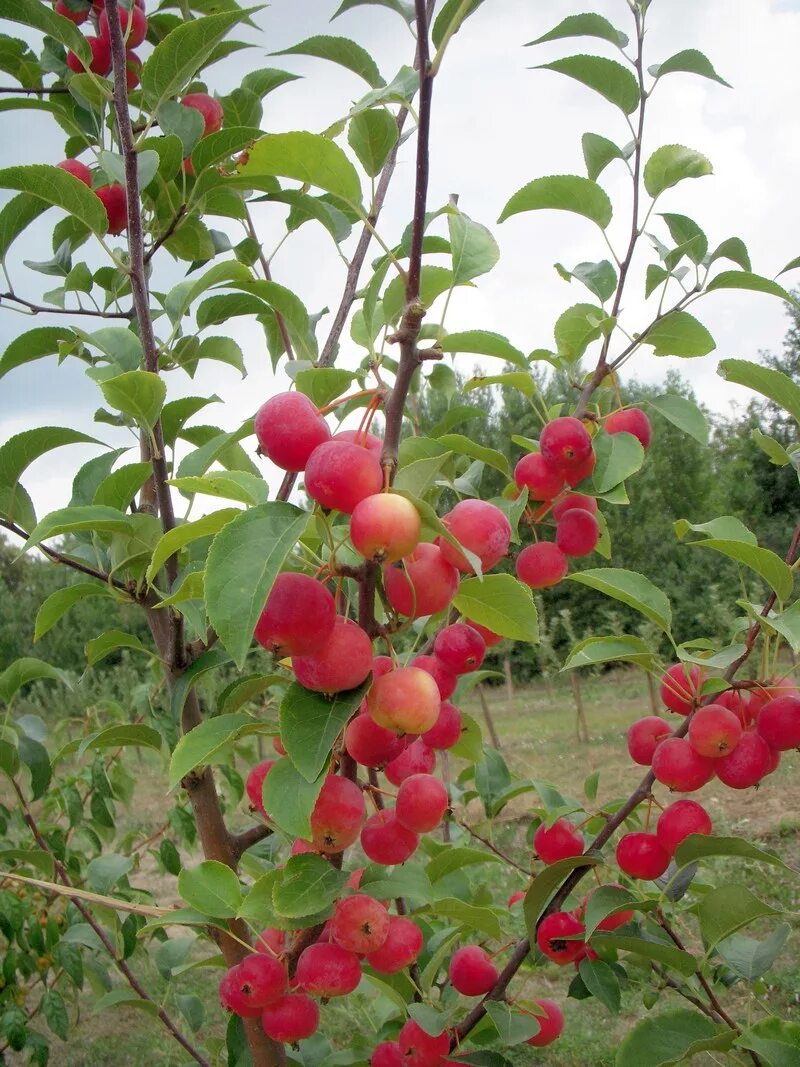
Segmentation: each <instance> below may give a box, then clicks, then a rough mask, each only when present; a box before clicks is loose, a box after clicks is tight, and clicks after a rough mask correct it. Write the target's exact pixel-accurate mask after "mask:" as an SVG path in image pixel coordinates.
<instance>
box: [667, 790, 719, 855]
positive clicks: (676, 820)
mask: <svg viewBox="0 0 800 1067" xmlns="http://www.w3.org/2000/svg"><path fill="white" fill-rule="evenodd" d="M712 829H713V826H712V823H711V816H710V815H709V814H708V812H707V811H706V809H705V808H704V807H703V805H702V804H698V803H697V801H695V800H676V801H675V802H674V804H669V805H668V806H667V807H666V808H664V810H663V811H662V812H661V814H660V815H659V817H658V822H657V823H656V837H657V838H658V840H659V844H660V845H661V846H662V848H663V849H664V850H665V851H666V852H667V853H668V854H669V855H670V856H671V855H672V854H673V853H674V852H675V849H676V848H677V847H678V845H679V844H680V843H681V841H683V839H684V838H685V837H688V836H689V834H710V833H711V831H712Z"/></svg>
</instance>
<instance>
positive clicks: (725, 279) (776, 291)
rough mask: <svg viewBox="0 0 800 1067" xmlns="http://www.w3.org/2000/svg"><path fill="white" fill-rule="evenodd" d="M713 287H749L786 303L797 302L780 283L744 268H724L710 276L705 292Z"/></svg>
mask: <svg viewBox="0 0 800 1067" xmlns="http://www.w3.org/2000/svg"><path fill="white" fill-rule="evenodd" d="M714 289H750V290H752V291H753V292H755V293H767V294H769V295H770V296H777V297H778V299H779V300H785V301H786V302H787V303H788V304H797V301H796V300H795V299H794V297H793V296H792V294H791V293H789V292H787V291H786V289H784V288H783V286H782V285H778V283H777V282H774V281H772V279H771V278H762V276H761V275H760V274H753V273H751V272H750V271H746V270H726V271H723V272H722V274H718V275H717V276H716V278H712V279H711V281H710V282H709V283H708V285H707V286H706V292H708V293H710V292H712V291H713V290H714Z"/></svg>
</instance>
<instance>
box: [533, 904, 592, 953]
mask: <svg viewBox="0 0 800 1067" xmlns="http://www.w3.org/2000/svg"><path fill="white" fill-rule="evenodd" d="M583 932H584V925H583V923H582V922H581V921H580V920H579V919H576V918H575V916H574V915H573V914H572V913H571V912H569V911H555V912H553V914H552V915H546V916H545V917H544V919H542V921H541V922H540V923H539V929H538V930H537V931H536V944H537V945H538V946H539V949H540V950H541V951H542V952H543V953H544V954H545V956H547V957H548V958H549V959H551V960H554V961H555V962H556V963H560V964H566V963H572V961H573V960H576V959H577V958H578V957H579V956H580V955H581V954H582V952H583V948H584V943H583V941H567V940H565V938H568V937H573V936H575V935H576V934H583Z"/></svg>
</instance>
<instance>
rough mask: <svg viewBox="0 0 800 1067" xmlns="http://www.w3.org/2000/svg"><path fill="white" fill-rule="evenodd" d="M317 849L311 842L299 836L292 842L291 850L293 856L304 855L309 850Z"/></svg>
mask: <svg viewBox="0 0 800 1067" xmlns="http://www.w3.org/2000/svg"><path fill="white" fill-rule="evenodd" d="M316 851H317V850H316V849H315V848H314V846H313V845H312V844H311V842H310V841H304V840H303V838H302V837H298V838H297V839H296V840H295V841H293V842H292V849H291V852H292V855H293V856H303V855H305V853H307V852H316Z"/></svg>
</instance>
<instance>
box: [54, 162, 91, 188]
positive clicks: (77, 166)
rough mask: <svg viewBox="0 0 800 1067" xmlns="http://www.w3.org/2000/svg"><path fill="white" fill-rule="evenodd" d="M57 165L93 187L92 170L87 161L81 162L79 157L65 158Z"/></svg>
mask: <svg viewBox="0 0 800 1067" xmlns="http://www.w3.org/2000/svg"><path fill="white" fill-rule="evenodd" d="M56 165H57V166H58V168H59V169H60V170H65V171H66V172H67V174H71V175H72V176H73V178H77V179H78V181H79V182H83V184H84V185H88V186H89V188H90V189H91V187H92V172H91V171H90V170H89V168H88V167H87V166H86V164H85V163H81V161H80V160H79V159H64V160H62V161H61V162H60V163H58V164H56Z"/></svg>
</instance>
